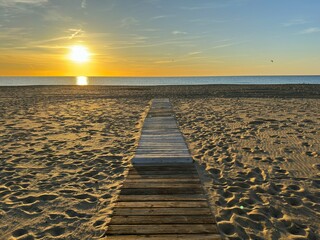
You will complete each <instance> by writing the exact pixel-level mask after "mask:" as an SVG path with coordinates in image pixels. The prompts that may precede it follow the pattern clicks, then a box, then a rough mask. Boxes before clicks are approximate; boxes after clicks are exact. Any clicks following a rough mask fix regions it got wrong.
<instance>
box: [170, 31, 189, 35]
mask: <svg viewBox="0 0 320 240" xmlns="http://www.w3.org/2000/svg"><path fill="white" fill-rule="evenodd" d="M172 34H173V35H186V34H187V33H186V32H182V31H177V30H176V31H173V32H172Z"/></svg>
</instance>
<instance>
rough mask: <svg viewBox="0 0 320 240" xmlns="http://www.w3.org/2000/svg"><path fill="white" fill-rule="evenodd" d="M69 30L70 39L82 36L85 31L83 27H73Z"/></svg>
mask: <svg viewBox="0 0 320 240" xmlns="http://www.w3.org/2000/svg"><path fill="white" fill-rule="evenodd" d="M69 32H71V35H70V37H69V39H74V38H75V37H77V36H81V34H83V33H84V31H83V30H82V29H81V28H80V29H74V28H71V29H69Z"/></svg>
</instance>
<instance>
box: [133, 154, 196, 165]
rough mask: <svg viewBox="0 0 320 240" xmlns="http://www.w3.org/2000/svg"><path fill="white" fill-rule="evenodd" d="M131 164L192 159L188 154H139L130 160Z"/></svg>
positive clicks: (169, 162) (181, 161)
mask: <svg viewBox="0 0 320 240" xmlns="http://www.w3.org/2000/svg"><path fill="white" fill-rule="evenodd" d="M132 162H133V164H152V163H153V164H159V163H161V164H171V163H175V164H177V163H192V162H193V159H192V158H191V157H190V156H188V157H187V156H176V157H172V156H171V155H162V156H161V157H160V156H153V155H150V156H145V155H140V156H136V157H135V158H134V159H133V160H132Z"/></svg>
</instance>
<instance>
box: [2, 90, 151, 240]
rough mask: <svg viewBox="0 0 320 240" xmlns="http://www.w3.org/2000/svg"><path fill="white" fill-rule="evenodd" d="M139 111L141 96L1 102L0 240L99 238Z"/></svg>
mask: <svg viewBox="0 0 320 240" xmlns="http://www.w3.org/2000/svg"><path fill="white" fill-rule="evenodd" d="M8 99H9V100H10V101H9V100H8ZM147 107H148V100H146V99H143V98H141V99H125V98H119V99H113V98H109V99H108V98H92V99H90V98H88V99H87V100H81V99H78V100H77V99H72V98H70V96H67V97H64V96H58V97H55V98H46V99H45V101H44V100H39V99H35V98H32V97H31V98H21V99H19V101H17V100H15V99H13V98H10V97H8V98H7V100H6V101H3V102H1V103H0V109H1V112H0V114H1V118H0V146H1V148H0V149H1V150H0V152H1V155H0V209H1V210H0V233H1V236H0V239H25V240H27V239H28V240H31V239H46V240H47V239H94V238H95V237H97V238H99V236H101V235H102V234H103V233H104V232H105V230H106V224H107V223H108V215H109V214H110V211H111V207H112V201H113V200H114V198H115V197H116V196H117V192H118V190H119V187H120V184H121V183H122V181H123V179H124V176H125V174H126V166H128V165H129V164H130V162H129V160H130V159H131V158H132V157H133V155H134V151H135V149H136V147H137V144H138V139H139V135H140V129H141V125H142V121H143V119H144V115H145V113H146V110H147Z"/></svg>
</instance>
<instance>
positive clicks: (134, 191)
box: [121, 188, 203, 195]
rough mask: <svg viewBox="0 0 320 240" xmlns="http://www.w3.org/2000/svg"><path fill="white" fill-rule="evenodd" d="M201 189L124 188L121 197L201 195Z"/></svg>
mask: <svg viewBox="0 0 320 240" xmlns="http://www.w3.org/2000/svg"><path fill="white" fill-rule="evenodd" d="M201 193H203V190H202V188H124V189H122V190H121V194H122V195H168V194H201Z"/></svg>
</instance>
